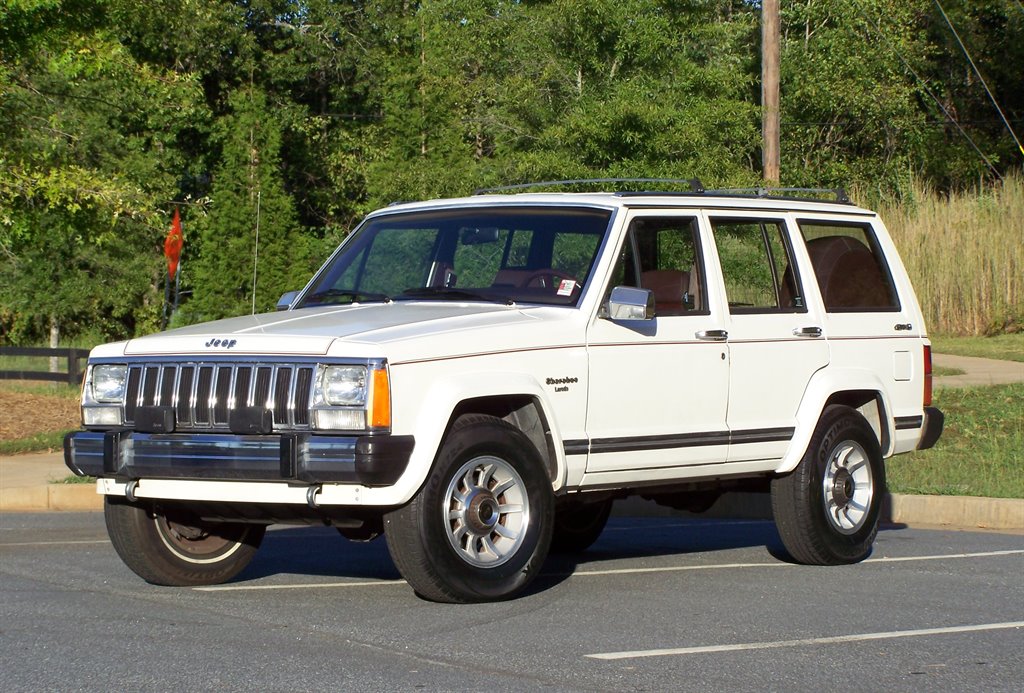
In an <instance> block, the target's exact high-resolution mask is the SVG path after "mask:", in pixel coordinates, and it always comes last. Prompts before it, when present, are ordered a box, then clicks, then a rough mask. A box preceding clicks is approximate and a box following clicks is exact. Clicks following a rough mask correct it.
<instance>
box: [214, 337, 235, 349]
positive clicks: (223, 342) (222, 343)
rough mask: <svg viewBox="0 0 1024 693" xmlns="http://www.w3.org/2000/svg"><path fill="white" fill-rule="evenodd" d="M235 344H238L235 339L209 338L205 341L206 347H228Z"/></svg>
mask: <svg viewBox="0 0 1024 693" xmlns="http://www.w3.org/2000/svg"><path fill="white" fill-rule="evenodd" d="M236 344H238V340H237V339H211V340H210V341H208V342H207V343H206V348H207V349H209V348H211V347H221V348H222V349H230V348H231V347H233V346H235V345H236Z"/></svg>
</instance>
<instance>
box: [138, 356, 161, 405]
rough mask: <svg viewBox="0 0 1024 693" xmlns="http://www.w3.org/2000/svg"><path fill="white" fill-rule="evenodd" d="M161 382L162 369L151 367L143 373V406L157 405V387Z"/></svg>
mask: <svg viewBox="0 0 1024 693" xmlns="http://www.w3.org/2000/svg"><path fill="white" fill-rule="evenodd" d="M159 380H160V367H159V366H149V367H147V368H146V370H144V371H143V372H142V406H144V407H151V406H153V405H154V404H156V403H157V402H156V386H157V384H158V382H159Z"/></svg>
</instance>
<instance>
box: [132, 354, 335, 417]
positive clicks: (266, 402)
mask: <svg viewBox="0 0 1024 693" xmlns="http://www.w3.org/2000/svg"><path fill="white" fill-rule="evenodd" d="M314 371H315V366H314V365H312V364H309V365H307V364H301V365H296V364H252V363H220V362H218V363H209V362H207V363H202V362H200V363H182V364H169V363H168V364H150V363H147V364H145V365H138V364H136V365H130V366H129V368H128V386H127V396H126V400H125V407H124V415H125V423H126V424H128V425H129V426H130V425H132V424H133V423H135V413H136V411H137V410H138V408H139V407H141V406H154V405H155V406H163V407H173V408H174V414H175V430H178V431H190V430H199V431H202V430H211V429H212V430H221V431H228V430H229V427H228V421H229V419H230V416H231V411H232V410H234V409H236V408H239V407H264V408H267V409H270V410H271V411H272V412H273V415H274V429H275V430H290V429H308V428H309V426H310V415H309V406H310V398H311V395H312V389H313V374H314Z"/></svg>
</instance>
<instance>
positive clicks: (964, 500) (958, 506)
mask: <svg viewBox="0 0 1024 693" xmlns="http://www.w3.org/2000/svg"><path fill="white" fill-rule="evenodd" d="M613 514H614V515H617V516H619V517H685V518H703V519H726V518H728V519H742V520H771V519H773V518H772V505H771V496H770V495H769V494H767V493H741V492H730V493H724V494H722V496H721V498H719V499H718V500H717V501H715V504H714V505H712V506H711V508H710V509H708V510H707V511H706V512H703V513H699V514H698V513H690V512H686V511H685V510H674V509H672V508H668V507H665V506H661V505H656V504H655V503H652V502H650V501H646V500H644V499H642V498H640V497H639V496H632V497H630V498H627V499H626V500H623V501H618V502H617V503H616V504H615V508H614V510H613ZM881 522H882V523H883V524H889V525H915V526H923V527H929V526H930V527H943V528H946V529H967V530H970V529H996V530H1011V531H1024V498H980V497H977V496H912V495H905V494H902V493H890V494H886V498H885V500H884V501H883V503H882V516H881Z"/></svg>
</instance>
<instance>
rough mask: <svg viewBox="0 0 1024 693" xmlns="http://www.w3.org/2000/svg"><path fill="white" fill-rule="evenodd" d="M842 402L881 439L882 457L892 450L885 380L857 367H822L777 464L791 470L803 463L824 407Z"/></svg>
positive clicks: (779, 468) (781, 469)
mask: <svg viewBox="0 0 1024 693" xmlns="http://www.w3.org/2000/svg"><path fill="white" fill-rule="evenodd" d="M834 404H839V405H844V406H847V407H850V408H851V409H855V410H857V412H858V413H859V414H860V415H861V416H863V417H864V419H865V420H866V421H867V423H868V425H869V426H870V427H871V430H872V431H874V434H875V438H876V439H877V440H878V444H879V448H880V449H881V451H882V456H883V457H888V456H889V455H890V454H891V449H892V441H893V433H894V430H895V429H894V426H895V422H894V421H893V420H892V415H891V412H892V407H891V406H890V404H889V396H888V393H887V391H886V389H885V386H884V385H883V384H882V381H881V380H880V379H879V378H878V377H877V376H876V375H875V374H874V373H871V372H870V371H866V370H858V369H843V370H828V371H826V370H821V371H818V372H817V373H816V374H815V376H814V378H812V380H811V382H810V383H809V384H808V386H807V390H805V392H804V397H803V399H802V400H801V402H800V407H799V409H798V410H797V415H796V430H795V432H794V434H793V439H792V441H791V443H790V446H789V450H788V451H787V452H786V455H785V456H784V457H783V458H782V461H781V462H780V463H779V465H778V466H777V467H776V468H775V473H776V474H788V473H789V472H791V471H793V470H794V469H795V468H796V466H797V465H798V464H799V463H800V459H801V458H802V457H803V455H804V453H805V452H806V450H807V446H808V444H809V443H810V441H811V436H812V435H813V434H814V429H815V427H817V425H818V421H819V420H820V419H821V416H822V414H823V413H824V411H825V409H826V408H827V407H829V406H831V405H834Z"/></svg>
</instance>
